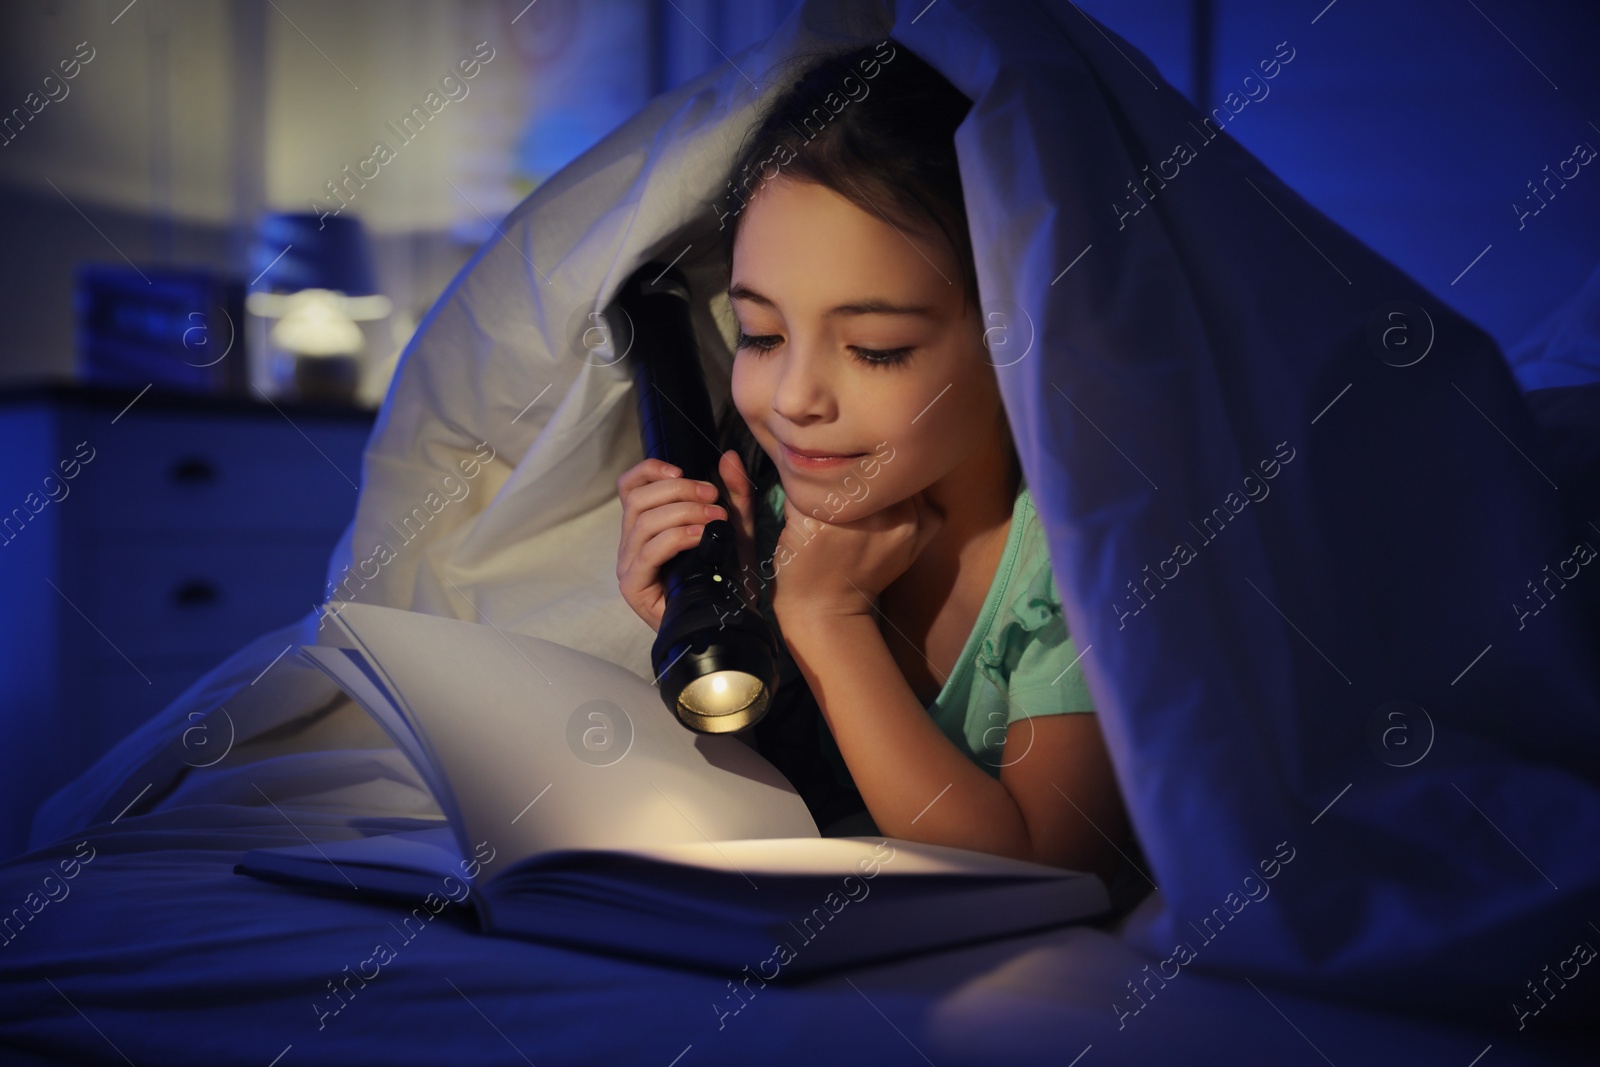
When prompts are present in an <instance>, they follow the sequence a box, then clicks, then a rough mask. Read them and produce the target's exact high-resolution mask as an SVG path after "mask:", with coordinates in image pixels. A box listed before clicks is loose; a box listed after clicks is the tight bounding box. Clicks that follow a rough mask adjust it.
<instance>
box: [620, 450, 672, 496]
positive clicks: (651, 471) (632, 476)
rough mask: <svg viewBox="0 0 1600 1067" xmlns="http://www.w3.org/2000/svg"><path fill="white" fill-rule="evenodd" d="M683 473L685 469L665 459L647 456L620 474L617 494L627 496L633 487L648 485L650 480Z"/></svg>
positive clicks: (654, 480) (658, 479) (653, 480)
mask: <svg viewBox="0 0 1600 1067" xmlns="http://www.w3.org/2000/svg"><path fill="white" fill-rule="evenodd" d="M682 474H683V471H681V470H679V469H678V468H677V467H674V466H673V465H672V464H670V463H668V462H667V461H666V460H664V459H655V458H654V457H647V458H645V459H643V460H641V461H640V462H638V463H635V464H634V465H633V466H631V467H629V468H628V469H627V470H625V471H623V472H622V474H621V475H619V476H618V478H617V495H618V496H622V497H625V496H627V495H628V491H629V490H631V489H637V488H638V487H639V486H641V485H648V484H649V483H650V482H656V481H660V480H661V479H663V478H677V477H680V476H681V475H682Z"/></svg>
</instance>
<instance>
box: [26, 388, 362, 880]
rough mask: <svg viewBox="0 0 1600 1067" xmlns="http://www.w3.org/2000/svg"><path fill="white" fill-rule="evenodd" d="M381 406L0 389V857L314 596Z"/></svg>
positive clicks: (351, 503) (317, 598)
mask: <svg viewBox="0 0 1600 1067" xmlns="http://www.w3.org/2000/svg"><path fill="white" fill-rule="evenodd" d="M373 418H374V413H373V412H371V411H366V410H363V409H358V408H342V407H324V406H312V405H300V404H291V403H285V402H276V403H275V404H274V403H273V402H267V401H265V400H255V401H252V400H249V399H246V398H232V397H226V398H225V397H217V396H206V395H202V394H187V393H171V392H169V393H161V392H158V391H157V390H156V389H150V390H147V391H144V392H142V393H141V392H140V391H139V390H137V389H113V388H104V387H91V386H77V385H65V384H63V385H41V386H29V387H25V388H13V389H10V390H6V391H0V449H3V451H0V454H3V455H4V456H5V461H4V463H0V620H3V621H0V679H4V684H3V686H0V802H3V803H0V858H9V857H10V856H12V855H15V854H16V853H18V852H21V851H22V850H23V849H24V848H25V847H26V845H27V837H28V828H29V826H30V824H31V822H32V819H33V812H34V809H35V808H36V807H37V806H38V805H39V803H40V801H42V800H43V799H44V798H45V797H47V796H48V795H49V794H50V793H51V792H53V791H54V790H56V789H57V788H59V787H60V786H61V785H63V784H65V783H66V782H67V781H69V780H71V779H72V778H73V777H74V776H76V775H77V774H78V773H79V772H81V771H82V770H83V769H84V768H85V767H87V766H88V765H89V764H91V763H92V762H94V760H96V759H97V758H99V756H100V755H101V754H103V753H104V752H105V751H106V750H107V749H108V748H110V747H111V746H112V745H113V744H114V743H115V742H116V741H117V740H118V739H119V738H121V737H123V736H124V735H125V734H127V733H128V732H129V731H131V730H132V729H134V727H136V726H138V725H139V724H140V723H142V722H143V721H144V720H146V719H147V718H149V717H150V716H151V715H153V714H155V713H156V712H158V711H160V710H161V709H162V708H164V707H166V706H167V704H169V703H170V702H171V701H172V699H173V698H174V697H176V696H177V695H178V694H179V693H181V692H182V691H183V690H184V689H186V688H188V686H189V685H190V684H192V683H193V682H194V681H195V680H196V679H198V678H199V677H200V675H201V674H203V673H205V672H206V671H207V670H209V669H210V668H211V667H213V666H215V665H216V664H217V663H219V662H220V661H221V660H223V659H225V658H227V657H228V656H229V655H231V654H233V653H234V652H236V651H237V650H238V649H239V648H240V647H242V646H243V645H245V644H247V643H248V642H250V641H252V640H254V639H255V638H257V637H259V636H261V635H262V634H263V633H266V632H267V631H269V630H273V629H276V628H278V627H280V626H284V625H287V624H288V623H291V622H293V621H294V620H295V619H297V618H299V617H300V616H302V615H304V614H305V613H306V612H308V611H310V610H311V609H312V607H313V606H314V605H316V604H318V603H320V602H321V601H322V599H323V589H324V584H325V572H326V569H327V564H328V558H329V556H330V555H331V553H332V550H333V548H334V545H335V544H336V543H337V541H338V539H339V538H340V537H341V536H342V535H343V533H344V529H345V526H346V525H347V524H348V522H349V521H350V519H351V517H352V516H353V515H354V513H355V502H356V494H357V486H358V485H359V483H360V480H361V453H362V450H363V449H364V448H365V447H366V442H367V438H368V436H369V435H370V434H371V431H372V423H373Z"/></svg>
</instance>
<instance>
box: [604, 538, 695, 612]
mask: <svg viewBox="0 0 1600 1067" xmlns="http://www.w3.org/2000/svg"><path fill="white" fill-rule="evenodd" d="M704 529H705V527H704V526H703V525H700V524H698V523H696V524H694V525H691V526H671V527H668V528H667V529H665V530H662V531H661V532H660V533H658V534H656V535H655V536H654V537H652V538H650V540H648V541H646V542H645V543H644V544H643V545H642V546H641V547H640V549H639V551H638V552H637V553H635V554H634V555H632V556H630V557H629V562H628V565H627V566H626V567H625V568H624V569H623V571H622V573H621V575H619V576H618V579H617V581H618V585H619V587H620V588H621V589H622V595H623V597H624V598H626V599H628V600H629V601H633V600H638V599H646V598H648V597H649V596H650V595H652V594H656V593H659V592H660V589H659V586H660V584H661V567H662V565H663V564H665V563H666V562H667V561H668V560H669V559H671V558H672V557H673V556H676V555H677V554H678V553H679V552H682V551H683V550H684V549H686V548H690V547H692V546H693V545H695V544H697V543H699V541H700V538H701V536H702V532H703V531H704Z"/></svg>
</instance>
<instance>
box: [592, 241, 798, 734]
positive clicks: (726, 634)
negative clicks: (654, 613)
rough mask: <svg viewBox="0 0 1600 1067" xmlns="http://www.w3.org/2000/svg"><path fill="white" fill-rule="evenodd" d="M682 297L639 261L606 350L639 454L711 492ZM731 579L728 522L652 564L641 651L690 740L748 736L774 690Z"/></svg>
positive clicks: (734, 549)
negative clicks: (623, 364) (657, 571)
mask: <svg viewBox="0 0 1600 1067" xmlns="http://www.w3.org/2000/svg"><path fill="white" fill-rule="evenodd" d="M689 300H690V297H689V285H688V282H687V281H686V280H685V278H684V276H683V273H682V272H681V271H679V270H677V269H676V268H674V267H672V266H670V265H668V264H663V263H658V262H650V263H646V264H645V265H644V266H642V267H640V268H639V269H638V270H636V271H635V272H634V273H633V275H632V276H631V277H629V278H628V280H627V282H625V283H624V284H623V286H622V289H621V290H620V291H619V293H618V294H617V299H616V302H615V304H614V305H613V308H612V309H611V310H610V311H609V314H608V317H609V318H610V319H611V322H612V331H613V337H614V338H615V339H616V350H617V351H620V352H626V353H628V354H629V358H632V359H633V360H634V361H635V366H634V381H635V386H636V392H637V399H638V404H639V426H640V436H641V437H642V439H643V444H644V451H645V455H646V456H650V457H653V458H655V459H660V460H664V461H666V462H667V463H670V464H672V465H673V466H674V467H677V468H678V469H679V470H681V471H683V476H684V477H685V478H691V479H697V480H700V481H707V482H710V483H712V484H713V485H716V486H718V487H719V489H721V488H722V486H721V479H720V478H719V477H718V476H717V462H718V460H719V459H720V457H721V453H720V452H719V451H718V449H717V446H716V442H715V441H714V440H713V438H712V434H713V433H714V432H715V420H714V418H713V416H712V411H711V398H710V396H709V394H708V393H707V392H706V382H705V371H704V368H703V366H702V364H701V362H700V350H699V345H698V344H697V343H696V340H695V333H694V325H693V322H692V320H691V317H690V303H689ZM720 495H721V496H722V498H723V499H724V500H727V499H728V497H727V494H726V492H722V493H721V494H720ZM730 514H731V511H730ZM739 577H740V575H739V552H738V544H737V542H736V541H735V540H734V528H733V524H732V523H731V522H729V521H728V520H727V519H716V520H714V521H712V522H708V523H706V524H705V531H704V533H702V535H701V537H700V541H699V543H698V544H695V545H692V546H690V547H689V548H686V549H684V550H683V551H682V552H679V553H678V554H677V555H676V556H674V557H672V558H671V559H670V560H668V561H667V562H666V563H664V564H663V565H662V567H661V584H662V587H663V588H664V589H665V591H666V609H665V610H664V612H663V613H662V616H661V625H660V627H659V628H658V629H657V631H656V640H655V644H654V645H652V646H651V649H650V662H651V667H652V668H653V669H654V671H655V675H656V679H657V685H658V686H659V688H660V690H661V699H662V700H663V701H664V702H665V703H666V705H667V707H668V708H669V709H671V711H672V713H673V714H674V715H676V716H677V718H678V721H679V722H681V723H683V725H684V726H686V727H688V728H689V729H690V730H693V731H695V732H697V733H704V734H724V733H737V732H739V731H741V730H746V729H749V728H750V727H752V726H754V725H755V724H756V723H757V722H759V721H761V717H762V716H763V715H765V714H766V711H767V705H768V704H769V703H770V701H771V699H772V695H773V693H775V692H776V691H777V687H778V670H777V656H778V646H777V637H776V635H775V634H774V633H773V631H772V626H771V624H770V623H768V622H767V620H766V619H765V618H764V617H762V616H761V615H760V614H759V613H758V612H755V611H752V610H750V609H749V607H748V606H747V605H746V604H745V601H744V599H743V597H741V595H740V593H739V588H738V579H739Z"/></svg>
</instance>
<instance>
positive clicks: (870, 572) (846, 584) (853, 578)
mask: <svg viewBox="0 0 1600 1067" xmlns="http://www.w3.org/2000/svg"><path fill="white" fill-rule="evenodd" d="M783 514H784V528H783V533H782V534H781V535H780V536H779V538H778V546H777V548H776V549H774V551H773V555H772V562H773V567H774V568H775V569H776V571H777V577H776V582H777V586H776V588H775V589H774V591H773V597H772V606H773V611H774V613H776V614H777V615H778V622H779V624H780V625H782V626H784V627H785V632H786V633H787V632H789V630H788V625H787V620H788V619H790V618H796V617H803V618H807V619H817V618H829V617H838V616H841V615H870V614H872V612H873V610H874V609H875V608H876V606H877V603H878V597H879V595H880V594H881V593H882V592H883V591H884V589H886V588H887V587H888V586H889V585H890V583H892V582H893V581H894V580H895V579H896V578H898V577H900V576H901V575H902V574H904V573H905V572H906V571H907V570H909V569H910V567H911V564H912V563H914V562H915V561H916V559H917V557H918V556H920V555H921V554H922V550H923V549H924V548H926V547H927V546H928V542H929V541H932V540H933V536H934V534H936V533H938V532H939V529H940V528H941V527H942V526H943V525H944V515H943V514H941V513H940V512H938V511H936V510H935V509H934V507H933V505H931V504H929V503H928V501H927V499H926V498H925V497H923V495H922V494H921V493H920V492H918V493H913V494H912V495H911V496H909V497H907V498H906V499H904V500H902V501H900V502H899V503H896V504H891V505H890V506H888V507H886V508H883V509H882V510H880V511H875V512H873V513H872V514H871V515H868V516H866V517H864V518H860V519H855V520H852V521H850V522H837V523H834V522H823V521H822V520H820V519H817V518H815V517H811V516H806V515H802V514H800V513H799V512H798V511H796V510H795V509H794V507H793V506H792V505H791V503H790V502H789V501H787V500H786V501H785V502H784V511H783Z"/></svg>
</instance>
